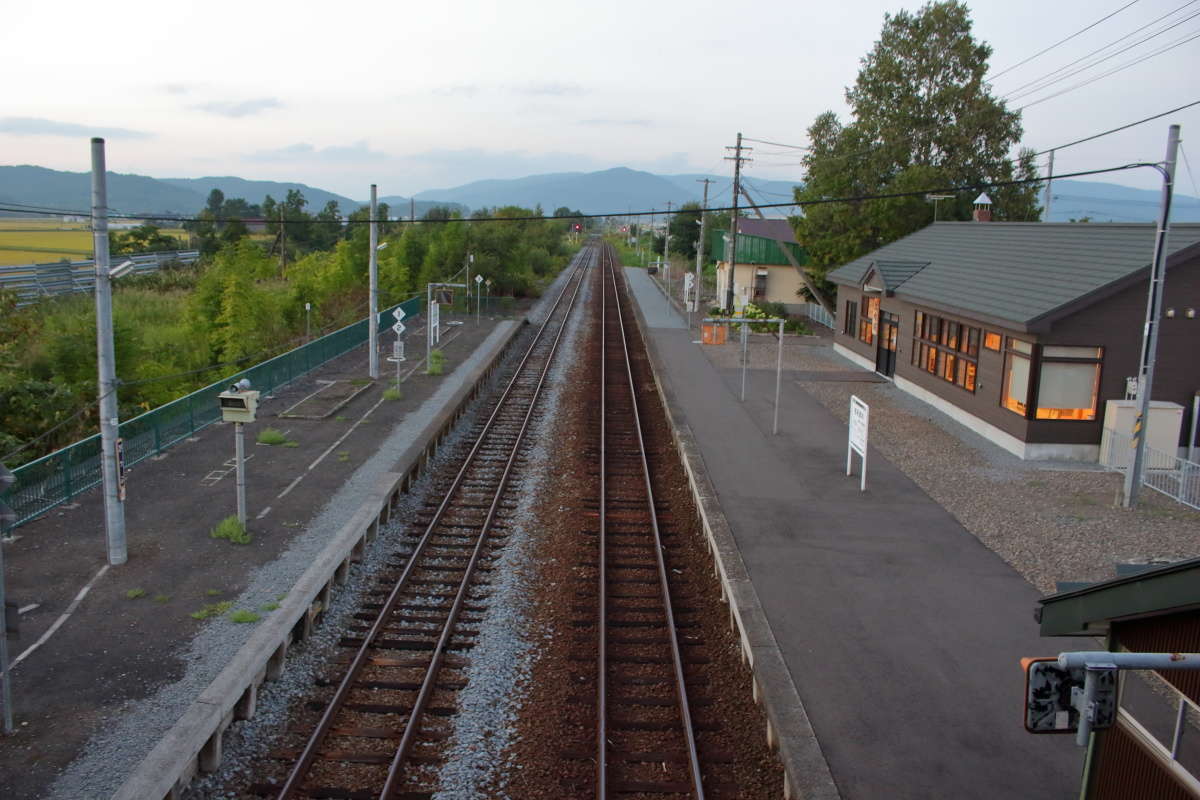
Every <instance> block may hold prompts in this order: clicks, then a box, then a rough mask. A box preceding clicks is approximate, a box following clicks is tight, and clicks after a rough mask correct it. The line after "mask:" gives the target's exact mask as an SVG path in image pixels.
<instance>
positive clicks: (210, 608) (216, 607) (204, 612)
mask: <svg viewBox="0 0 1200 800" xmlns="http://www.w3.org/2000/svg"><path fill="white" fill-rule="evenodd" d="M231 608H233V601H232V600H225V601H223V602H220V603H206V604H205V605H203V606H201V607H200V610H199V611H193V612H192V613H191V614H188V616H189V617H191V618H192V619H208V618H209V617H218V616H220V615H221V614H224V613H225V612H226V611H228V610H229V609H231Z"/></svg>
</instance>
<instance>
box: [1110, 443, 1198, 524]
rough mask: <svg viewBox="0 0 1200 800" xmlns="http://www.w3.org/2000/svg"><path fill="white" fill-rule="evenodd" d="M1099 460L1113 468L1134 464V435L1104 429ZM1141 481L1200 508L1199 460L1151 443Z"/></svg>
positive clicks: (1184, 502) (1121, 469) (1144, 461)
mask: <svg viewBox="0 0 1200 800" xmlns="http://www.w3.org/2000/svg"><path fill="white" fill-rule="evenodd" d="M1100 463H1101V464H1102V465H1103V466H1105V467H1107V468H1108V469H1110V470H1112V471H1114V472H1122V473H1123V472H1125V470H1127V469H1129V467H1130V466H1131V465H1132V464H1133V437H1132V436H1130V435H1128V434H1124V433H1118V432H1117V431H1105V432H1104V440H1103V442H1102V443H1101V452H1100ZM1143 463H1144V469H1143V470H1142V485H1143V486H1148V487H1150V488H1151V489H1153V490H1155V491H1156V492H1161V493H1162V494H1165V495H1166V496H1167V497H1170V498H1172V499H1174V500H1177V501H1179V502H1180V503H1183V504H1184V505H1185V506H1191V507H1192V508H1195V509H1198V510H1200V464H1197V463H1196V462H1195V461H1188V460H1187V459H1186V458H1180V457H1179V456H1177V455H1175V454H1173V453H1164V452H1163V451H1162V450H1156V449H1154V448H1153V447H1150V446H1149V445H1147V446H1146V455H1145V458H1144V459H1143Z"/></svg>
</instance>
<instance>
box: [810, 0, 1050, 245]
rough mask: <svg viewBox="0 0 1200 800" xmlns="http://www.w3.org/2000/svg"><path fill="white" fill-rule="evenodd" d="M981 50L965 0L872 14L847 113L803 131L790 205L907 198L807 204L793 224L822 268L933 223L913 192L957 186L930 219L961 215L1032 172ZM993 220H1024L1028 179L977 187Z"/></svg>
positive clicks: (1016, 119) (1031, 189)
mask: <svg viewBox="0 0 1200 800" xmlns="http://www.w3.org/2000/svg"><path fill="white" fill-rule="evenodd" d="M991 52H992V50H991V47H990V46H988V45H987V44H986V43H983V42H979V41H977V40H976V39H975V38H974V36H973V35H972V34H971V19H970V13H969V11H968V9H967V6H966V4H965V3H962V2H958V0H944V1H939V2H931V3H927V4H926V5H925V6H923V7H922V8H921V9H920V10H919V11H917V12H915V13H910V12H907V11H901V12H899V13H897V14H895V15H894V16H893V15H890V14H888V15H885V16H884V25H883V31H882V32H881V34H880V37H879V40H878V41H877V42H876V43H875V47H874V49H873V50H872V51H871V52H870V53H868V54H867V56H866V57H865V58H864V59H863V61H862V68H861V70H860V71H859V74H858V78H857V80H856V81H855V83H854V86H853V87H851V88H850V89H848V90H847V92H846V101H847V103H849V105H850V109H851V116H852V117H853V120H852V121H851V122H850V123H848V124H843V123H842V122H841V121H840V120H838V118H837V115H836V114H834V113H833V112H832V111H827V112H825V113H824V114H821V115H820V116H818V117H817V119H816V120H815V121H814V122H813V124H812V126H811V127H810V128H809V130H808V135H809V141H810V148H811V149H810V150H809V152H808V153H807V154H806V155H805V157H804V168H805V183H804V185H803V186H801V187H797V189H796V200H797V201H799V202H802V203H803V202H806V201H816V200H822V199H826V198H833V197H854V196H862V195H873V194H890V193H900V192H914V193H917V194H916V196H914V197H905V198H894V199H888V200H862V201H849V202H845V203H828V204H822V205H808V206H805V208H804V216H803V217H800V218H797V219H796V220H794V224H795V227H796V232H797V236H798V238H799V240H800V241H801V242H802V243H803V244H804V246H805V248H806V249H807V251H808V253H809V256H810V258H811V261H812V264H814V265H815V266H817V267H818V268H825V269H827V268H830V267H834V266H837V265H840V264H842V263H845V262H846V261H849V260H851V259H853V258H857V257H858V256H860V255H862V254H864V253H867V252H870V251H871V250H874V249H876V248H878V247H881V246H882V245H885V244H887V243H888V242H891V241H895V240H896V239H898V238H900V237H902V236H906V235H907V234H909V233H912V232H913V231H915V230H918V229H919V228H921V227H924V226H925V225H927V224H929V223H930V222H932V221H933V206H932V204H930V203H927V202H926V201H925V200H924V198H923V197H922V196H920V193H922V192H924V191H927V190H934V189H943V188H945V187H948V186H967V187H971V188H970V189H968V190H966V191H963V192H960V193H959V196H958V198H957V200H956V201H953V202H951V203H945V202H944V203H943V204H942V205H941V207H940V209H939V218H940V219H943V220H950V219H969V218H970V213H971V207H972V201H973V199H974V198H975V196H976V195H977V194H978V192H979V191H980V190H981V189H983V188H984V187H985V186H986V185H987V184H990V183H993V182H998V181H1005V180H1013V179H1026V178H1036V177H1037V172H1036V165H1035V163H1034V159H1033V157H1032V153H1031V152H1030V151H1028V150H1023V151H1021V152H1020V153H1019V155H1018V156H1017V158H1016V159H1012V158H1010V157H1009V153H1010V152H1011V151H1012V149H1013V148H1014V147H1015V146H1016V145H1017V143H1018V142H1019V141H1020V138H1021V134H1022V129H1021V122H1020V114H1019V113H1018V112H1016V111H1010V110H1008V109H1007V108H1006V107H1005V104H1004V102H1003V101H1002V100H999V99H997V98H995V97H994V96H992V94H991V91H990V87H989V86H988V85H987V84H986V83H984V76H985V75H986V74H987V72H988V58H989V56H990V55H991ZM988 191H989V194H990V195H991V197H992V200H993V202H994V205H993V214H994V215H995V219H997V220H1036V219H1038V218H1039V216H1040V213H1041V209H1040V208H1039V206H1038V203H1037V184H1036V183H1030V184H1026V185H1023V186H1016V187H1005V188H996V189H994V190H993V189H989V190H988Z"/></svg>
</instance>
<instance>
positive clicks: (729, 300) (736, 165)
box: [725, 132, 750, 314]
mask: <svg viewBox="0 0 1200 800" xmlns="http://www.w3.org/2000/svg"><path fill="white" fill-rule="evenodd" d="M725 149H726V150H733V155H732V156H725V160H726V161H732V162H733V213H732V214H731V215H730V218H729V227H730V229H731V230H730V231H729V237H730V244H729V285H728V286H727V287H726V289H725V312H726V313H728V314H732V313H733V274H734V264H736V263H737V227H738V195H739V194H740V193H741V180H742V161H749V160H750V159H748V158H744V157H743V156H742V150H748V149H749V148H743V147H742V134H741V133H740V132H739V133H738V135H737V144H736V145H735V146H733V147H726V148H725Z"/></svg>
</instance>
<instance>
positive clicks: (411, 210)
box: [408, 197, 417, 222]
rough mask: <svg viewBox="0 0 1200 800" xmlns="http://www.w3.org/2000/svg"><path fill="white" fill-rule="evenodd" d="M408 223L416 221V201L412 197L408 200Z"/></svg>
mask: <svg viewBox="0 0 1200 800" xmlns="http://www.w3.org/2000/svg"><path fill="white" fill-rule="evenodd" d="M408 221H409V222H416V221H417V200H416V198H413V197H410V198H408Z"/></svg>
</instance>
